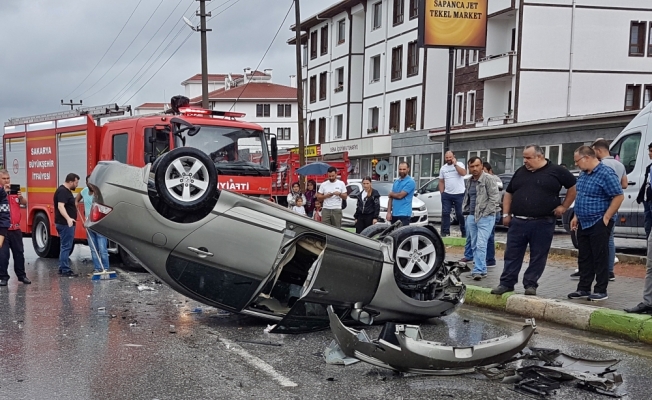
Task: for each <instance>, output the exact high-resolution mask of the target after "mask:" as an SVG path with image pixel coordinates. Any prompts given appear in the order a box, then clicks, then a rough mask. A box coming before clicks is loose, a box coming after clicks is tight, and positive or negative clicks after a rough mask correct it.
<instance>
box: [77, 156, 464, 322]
mask: <svg viewBox="0 0 652 400" xmlns="http://www.w3.org/2000/svg"><path fill="white" fill-rule="evenodd" d="M215 180H216V169H215V165H214V163H213V161H212V160H211V159H210V158H209V157H208V156H207V155H206V154H204V153H203V152H202V151H200V150H198V149H194V148H187V147H181V148H177V149H174V150H172V151H170V152H168V153H166V154H165V155H163V156H162V157H160V158H158V159H157V160H156V162H155V163H154V164H148V165H147V166H145V167H142V168H139V167H134V166H130V165H126V164H122V163H120V162H117V161H103V162H100V163H99V164H98V165H97V166H96V167H95V169H94V170H93V173H92V175H91V177H90V180H89V182H90V185H91V186H92V188H93V191H94V196H95V198H94V204H93V208H92V211H91V215H90V218H89V220H88V221H87V223H86V226H87V227H88V228H89V229H91V230H93V231H95V232H98V233H100V234H102V235H104V236H106V237H108V238H109V239H111V240H113V241H115V242H117V243H118V244H119V245H120V246H121V247H122V248H123V249H124V250H126V251H127V252H128V253H129V254H130V255H131V256H132V257H133V258H135V259H136V260H137V261H138V262H140V263H141V264H142V266H143V267H144V268H146V269H147V270H148V271H149V272H151V273H152V274H153V275H155V276H156V277H158V278H159V279H161V280H162V281H164V282H165V283H167V284H168V285H170V286H171V287H172V288H173V289H174V290H176V291H177V292H179V293H181V294H183V295H185V296H187V297H190V298H192V299H194V300H197V301H199V302H202V303H205V304H208V305H211V306H214V307H218V308H221V309H224V310H228V311H231V312H237V313H242V314H247V315H252V316H256V317H262V318H266V319H269V320H273V321H276V322H277V324H276V328H275V329H274V330H273V331H272V332H284V333H295V332H305V331H311V330H316V329H324V328H328V326H329V318H328V313H327V310H326V307H327V306H329V305H332V306H333V310H334V313H335V314H336V315H337V316H338V317H339V318H343V319H345V318H353V319H355V320H357V321H360V322H363V323H372V322H374V321H377V322H381V321H399V322H414V321H423V320H426V319H428V318H432V317H440V316H444V315H448V314H450V313H452V312H453V311H454V310H455V308H456V307H457V306H458V305H460V304H461V303H462V302H463V300H464V295H465V290H466V288H465V286H464V284H462V283H461V281H460V279H459V274H460V273H461V271H460V266H458V265H457V264H454V263H446V262H444V258H445V253H444V245H443V242H442V240H441V238H440V236H439V234H438V233H437V231H436V230H435V229H434V228H433V227H411V226H407V227H396V226H392V227H389V228H388V227H387V225H384V226H383V225H380V226H379V225H374V226H372V227H370V229H368V230H367V231H366V232H364V235H357V234H353V233H350V232H347V231H345V230H341V229H337V228H335V227H331V226H327V225H324V224H322V223H319V222H316V221H314V220H312V219H309V218H306V217H303V216H301V215H298V214H295V213H293V212H291V211H289V210H288V209H286V208H284V207H281V206H278V205H276V204H274V203H271V202H269V201H267V200H265V199H260V198H252V197H247V196H243V195H240V194H237V193H233V192H230V191H227V190H219V189H217V187H216V186H217V185H216V182H215ZM189 187H190V190H188V188H189Z"/></svg>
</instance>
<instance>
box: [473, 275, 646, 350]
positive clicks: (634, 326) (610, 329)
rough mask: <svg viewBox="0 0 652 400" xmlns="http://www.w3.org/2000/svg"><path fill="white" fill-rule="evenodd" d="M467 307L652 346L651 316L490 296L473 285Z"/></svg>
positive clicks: (531, 298) (507, 295)
mask: <svg viewBox="0 0 652 400" xmlns="http://www.w3.org/2000/svg"><path fill="white" fill-rule="evenodd" d="M464 304H468V305H472V306H476V307H483V308H490V309H493V310H498V311H505V312H507V313H509V314H515V315H519V316H524V317H529V318H535V319H538V320H544V321H549V322H554V323H557V324H560V325H564V326H568V327H571V328H574V329H581V330H585V331H590V332H596V333H602V334H607V335H611V336H616V337H620V338H624V339H629V340H631V341H635V342H642V343H648V344H652V315H643V314H629V313H626V312H624V311H618V310H612V309H609V308H604V307H595V306H589V305H584V304H576V303H573V302H570V301H562V300H554V299H543V298H540V297H536V296H525V295H521V294H515V293H514V292H508V293H505V294H503V295H502V296H498V295H494V294H491V289H489V288H483V287H479V286H472V285H467V286H466V297H465V299H464Z"/></svg>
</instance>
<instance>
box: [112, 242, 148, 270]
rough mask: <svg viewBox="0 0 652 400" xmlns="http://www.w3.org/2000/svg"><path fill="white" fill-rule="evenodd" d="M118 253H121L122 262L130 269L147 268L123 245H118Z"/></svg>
mask: <svg viewBox="0 0 652 400" xmlns="http://www.w3.org/2000/svg"><path fill="white" fill-rule="evenodd" d="M118 254H119V255H120V262H122V265H124V266H125V268H127V269H128V270H130V271H135V272H143V271H145V269H144V268H143V266H142V265H140V263H139V262H138V261H136V259H135V258H133V257H132V256H131V255H129V253H127V252H126V251H125V250H124V249H123V248H122V246H118Z"/></svg>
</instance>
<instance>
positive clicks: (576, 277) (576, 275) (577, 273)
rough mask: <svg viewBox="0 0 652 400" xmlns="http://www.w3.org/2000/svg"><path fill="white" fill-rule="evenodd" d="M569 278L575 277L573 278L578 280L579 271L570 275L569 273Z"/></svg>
mask: <svg viewBox="0 0 652 400" xmlns="http://www.w3.org/2000/svg"><path fill="white" fill-rule="evenodd" d="M575 271H577V270H575ZM570 278H571V279H575V280H579V279H580V273H579V272H575V273H574V274H571V275H570Z"/></svg>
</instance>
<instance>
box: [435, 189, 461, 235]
mask: <svg viewBox="0 0 652 400" xmlns="http://www.w3.org/2000/svg"><path fill="white" fill-rule="evenodd" d="M463 201H464V193H460V194H448V193H446V192H444V193H442V194H441V234H442V235H450V233H451V209H452V208H453V207H455V215H456V216H457V220H458V221H459V223H460V231H461V232H462V237H466V228H465V226H464V217H463V216H462V202H463Z"/></svg>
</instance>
